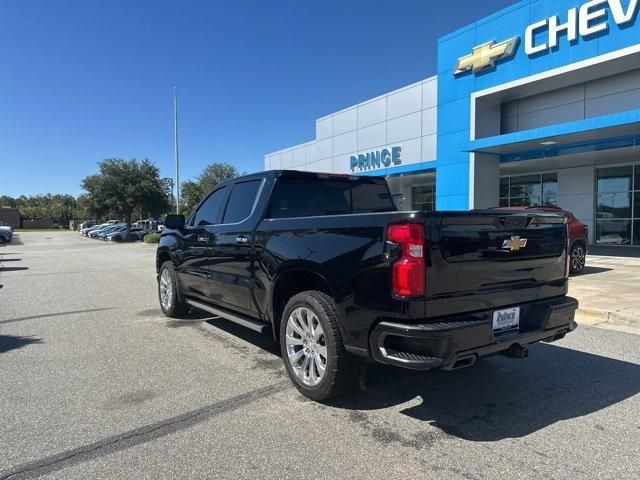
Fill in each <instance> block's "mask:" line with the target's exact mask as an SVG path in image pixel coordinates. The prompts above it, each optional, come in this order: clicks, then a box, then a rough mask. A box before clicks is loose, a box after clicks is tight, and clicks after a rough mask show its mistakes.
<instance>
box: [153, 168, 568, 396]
mask: <svg viewBox="0 0 640 480" xmlns="http://www.w3.org/2000/svg"><path fill="white" fill-rule="evenodd" d="M165 226H166V228H165V229H164V231H163V233H162V237H161V239H160V244H159V246H158V251H157V261H156V265H157V273H158V294H159V298H160V305H161V307H162V310H163V312H164V313H165V315H167V316H169V317H179V316H181V315H184V314H185V313H187V311H188V310H189V309H190V308H196V309H200V310H204V311H206V312H209V313H211V314H214V315H217V316H220V317H224V318H226V319H228V320H231V321H234V322H237V323H239V324H242V325H244V326H246V327H249V328H251V329H254V330H257V331H259V332H266V331H269V330H270V331H272V332H273V335H274V337H275V339H276V340H277V341H279V343H280V345H281V350H282V358H283V360H284V363H285V365H286V369H287V372H288V374H289V376H290V377H291V379H292V381H293V383H294V384H295V385H296V387H297V388H298V389H299V390H300V392H302V393H303V394H304V395H306V396H308V397H310V398H312V399H315V400H324V399H327V398H329V397H332V396H334V395H336V394H338V393H339V392H340V391H341V390H342V389H343V388H344V387H345V386H347V385H348V384H349V382H351V381H353V378H352V376H353V374H354V371H357V369H356V368H353V367H354V362H355V361H356V360H357V357H358V356H360V357H365V358H368V359H372V360H376V361H378V362H381V363H386V364H390V365H396V366H399V367H405V368H411V369H418V370H426V369H432V368H443V369H448V370H453V369H457V368H462V367H467V366H470V365H473V363H474V362H475V360H476V359H477V358H479V357H484V356H490V355H494V354H498V353H501V354H504V355H507V356H511V357H520V358H522V357H526V356H527V355H528V349H527V345H530V344H532V343H535V342H539V341H546V342H550V341H554V340H558V339H560V338H562V337H564V336H565V335H566V334H567V333H568V332H571V331H572V330H574V329H575V328H576V324H575V322H574V315H575V310H576V309H577V307H578V302H577V301H576V300H575V299H573V298H571V297H568V296H567V278H568V273H569V264H568V262H567V260H568V258H567V222H566V218H565V216H564V215H559V214H555V213H544V212H529V211H518V212H503V211H495V210H486V211H471V212H435V213H425V212H398V211H397V210H396V208H395V207H394V205H393V201H392V197H391V195H390V194H389V189H388V187H387V183H386V181H385V180H384V178H375V177H356V176H347V175H344V176H341V175H329V174H319V173H306V172H296V171H271V172H266V173H258V174H252V175H247V176H244V177H241V178H237V179H234V180H231V181H228V182H225V183H223V184H220V185H218V186H217V187H215V188H214V189H213V191H211V192H210V193H209V194H208V195H207V196H206V198H205V199H204V200H202V202H201V203H200V204H199V205H198V207H197V208H196V210H195V211H194V212H193V213H192V214H191V216H190V217H189V218H188V219H187V220H185V218H184V217H183V216H181V215H169V216H167V218H166V222H165Z"/></svg>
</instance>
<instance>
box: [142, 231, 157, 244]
mask: <svg viewBox="0 0 640 480" xmlns="http://www.w3.org/2000/svg"><path fill="white" fill-rule="evenodd" d="M142 241H143V242H144V243H158V242H159V241H160V234H159V233H147V234H146V235H145V236H144V238H143V239H142Z"/></svg>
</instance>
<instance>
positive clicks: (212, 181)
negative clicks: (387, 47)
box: [180, 162, 240, 216]
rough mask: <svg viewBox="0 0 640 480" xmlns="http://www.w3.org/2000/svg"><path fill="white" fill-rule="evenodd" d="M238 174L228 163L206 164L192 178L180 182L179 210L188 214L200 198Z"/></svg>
mask: <svg viewBox="0 0 640 480" xmlns="http://www.w3.org/2000/svg"><path fill="white" fill-rule="evenodd" d="M238 176H240V172H238V169H237V168H236V167H234V166H233V165H229V164H228V163H219V162H216V163H212V164H210V165H207V166H206V167H205V169H204V170H203V171H202V173H201V174H200V175H198V176H197V177H196V178H195V179H194V180H187V181H186V182H182V185H181V187H180V205H181V206H180V210H181V211H182V212H183V213H184V214H185V216H186V215H189V214H190V213H191V212H192V211H193V209H194V208H195V207H196V205H198V203H200V200H202V199H203V198H204V196H205V195H206V194H207V193H208V192H209V190H211V189H212V188H213V187H215V186H216V185H218V184H219V183H222V182H225V181H227V180H230V179H232V178H236V177H238Z"/></svg>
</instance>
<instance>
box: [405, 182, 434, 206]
mask: <svg viewBox="0 0 640 480" xmlns="http://www.w3.org/2000/svg"><path fill="white" fill-rule="evenodd" d="M411 190H412V198H413V204H412V207H413V210H422V211H425V212H433V211H435V209H436V186H435V184H431V185H419V186H417V187H413V188H412V189H411Z"/></svg>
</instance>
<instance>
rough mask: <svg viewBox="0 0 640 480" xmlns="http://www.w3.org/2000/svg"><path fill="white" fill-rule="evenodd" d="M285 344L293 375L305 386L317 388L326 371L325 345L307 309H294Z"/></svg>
mask: <svg viewBox="0 0 640 480" xmlns="http://www.w3.org/2000/svg"><path fill="white" fill-rule="evenodd" d="M285 341H286V346H287V357H288V359H289V364H290V365H291V368H292V369H293V371H294V373H295V375H296V376H297V377H298V378H299V379H300V381H301V382H302V383H303V384H305V385H308V386H310V387H314V386H316V385H318V384H319V383H320V382H321V381H322V378H323V377H324V374H325V371H326V370H327V344H326V341H325V336H324V330H322V325H320V320H318V317H317V316H316V314H315V313H313V311H312V310H310V309H309V308H306V307H297V308H296V309H294V310H293V312H291V315H289V319H288V320H287V331H286V337H285Z"/></svg>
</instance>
